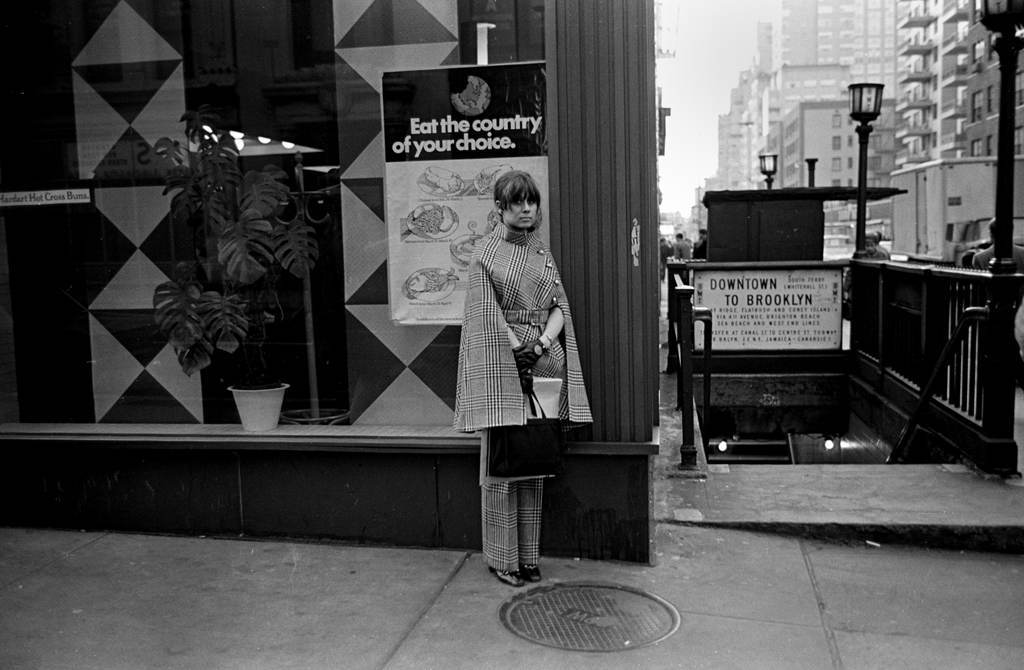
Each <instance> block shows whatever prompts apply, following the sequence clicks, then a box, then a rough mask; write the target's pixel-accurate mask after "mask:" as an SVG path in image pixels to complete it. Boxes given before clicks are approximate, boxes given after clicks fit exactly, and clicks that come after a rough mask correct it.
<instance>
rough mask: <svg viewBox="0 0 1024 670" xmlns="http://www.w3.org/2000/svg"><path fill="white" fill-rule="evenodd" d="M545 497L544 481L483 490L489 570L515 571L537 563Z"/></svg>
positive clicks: (490, 486) (501, 484)
mask: <svg viewBox="0 0 1024 670" xmlns="http://www.w3.org/2000/svg"><path fill="white" fill-rule="evenodd" d="M543 494H544V480H543V479H541V478H537V479H522V480H519V481H513V482H497V483H494V484H483V485H481V486H480V496H481V505H480V507H481V514H480V518H481V521H482V524H483V545H484V560H485V561H486V562H487V564H488V565H489V566H491V567H492V568H494V569H495V570H505V571H513V570H518V569H519V564H520V563H537V560H538V559H539V558H540V517H541V504H542V499H543Z"/></svg>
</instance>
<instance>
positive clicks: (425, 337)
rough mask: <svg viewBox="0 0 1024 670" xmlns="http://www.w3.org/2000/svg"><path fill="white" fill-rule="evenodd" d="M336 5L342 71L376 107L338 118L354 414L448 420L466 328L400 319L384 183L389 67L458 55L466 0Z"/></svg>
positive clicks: (344, 0)
mask: <svg viewBox="0 0 1024 670" xmlns="http://www.w3.org/2000/svg"><path fill="white" fill-rule="evenodd" d="M334 5H335V16H334V30H335V53H336V54H337V57H338V60H339V67H338V76H339V78H341V77H346V78H348V79H349V83H351V85H347V86H346V87H345V89H344V90H345V91H346V95H349V94H350V92H351V91H352V90H353V89H355V90H362V92H363V95H364V96H365V97H364V98H363V101H364V103H367V104H372V105H373V107H374V109H375V112H374V113H373V114H369V113H367V109H366V105H365V104H364V105H362V106H359V107H358V110H357V111H351V112H349V113H347V114H342V115H340V116H339V119H338V125H339V136H340V137H341V138H342V151H341V161H342V164H341V171H342V194H343V195H342V203H341V207H342V212H341V214H342V221H343V222H344V227H343V231H344V232H343V235H344V246H345V304H346V308H347V310H348V314H349V333H350V337H349V366H348V367H349V380H350V382H349V387H350V388H349V395H350V405H351V407H350V414H351V417H352V421H353V423H359V424H367V425H371V424H385V423H413V424H429V425H448V424H450V423H451V419H452V406H453V404H454V395H455V365H456V361H457V348H458V328H452V327H447V328H445V327H437V326H396V325H395V324H394V322H392V321H391V319H390V316H389V314H390V313H389V310H388V305H387V300H388V298H387V262H386V261H387V230H386V228H385V225H384V220H383V206H382V203H380V204H378V201H377V197H378V196H377V195H376V194H379V193H382V192H383V182H384V148H383V145H382V142H383V140H382V139H381V137H382V134H381V126H380V98H379V89H380V74H381V72H382V71H383V70H385V69H402V68H408V69H414V68H423V67H432V66H435V65H444V64H454V63H455V62H456V61H455V60H454V59H456V58H457V50H458V37H457V35H458V32H459V29H458V18H457V0H372V1H367V0H360V1H359V2H350V1H349V0H335V3H334ZM338 90H339V91H342V87H340V86H339V87H338ZM370 91H372V96H371V95H370ZM341 102H342V101H340V100H339V103H341ZM338 108H339V109H346V106H344V105H342V104H339V106H338ZM349 108H350V109H355V107H354V106H349ZM346 138H349V139H347V140H346ZM453 344H454V346H453ZM363 347H368V348H367V349H363ZM384 351H387V352H388V354H389V355H387V356H385V355H384Z"/></svg>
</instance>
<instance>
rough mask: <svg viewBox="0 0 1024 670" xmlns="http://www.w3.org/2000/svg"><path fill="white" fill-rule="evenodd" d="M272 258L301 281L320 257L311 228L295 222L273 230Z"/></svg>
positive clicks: (314, 234)
mask: <svg viewBox="0 0 1024 670" xmlns="http://www.w3.org/2000/svg"><path fill="white" fill-rule="evenodd" d="M273 243H274V257H275V258H276V259H277V262H278V263H280V264H281V267H283V268H284V269H285V270H287V271H288V272H290V273H291V274H292V275H293V276H295V277H298V278H299V279H302V278H303V277H305V276H306V275H307V274H308V273H309V271H310V270H312V269H313V266H314V265H316V261H317V259H318V258H319V257H320V247H319V246H318V245H317V241H316V231H314V230H313V227H312V226H310V225H308V224H306V223H304V222H302V221H301V220H296V221H295V222H293V223H290V224H281V225H279V226H277V227H276V228H275V229H274V239H273Z"/></svg>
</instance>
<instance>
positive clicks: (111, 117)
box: [71, 0, 203, 422]
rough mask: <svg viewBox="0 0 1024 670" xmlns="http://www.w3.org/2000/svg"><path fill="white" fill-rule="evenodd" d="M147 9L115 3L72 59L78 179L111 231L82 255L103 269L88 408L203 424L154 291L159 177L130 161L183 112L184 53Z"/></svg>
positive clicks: (165, 254)
mask: <svg viewBox="0 0 1024 670" xmlns="http://www.w3.org/2000/svg"><path fill="white" fill-rule="evenodd" d="M137 4H138V3H136V5H137ZM142 7H143V11H142V13H140V11H139V10H137V9H136V6H133V4H132V3H131V2H128V1H127V0H122V1H121V2H118V3H116V4H115V5H113V6H112V8H111V10H110V13H109V14H108V15H107V17H106V18H105V19H104V20H103V21H102V22H101V23H100V25H99V27H98V28H97V29H96V31H95V32H94V33H93V35H92V36H91V37H90V38H89V39H88V40H87V41H86V43H85V45H84V46H83V47H82V49H81V51H80V52H79V53H78V54H77V55H75V57H74V59H73V60H72V64H71V65H72V91H73V94H74V105H75V129H76V132H77V136H76V145H77V147H76V148H77V155H78V170H79V176H80V177H81V178H82V179H93V180H95V181H94V183H95V184H96V188H95V189H94V204H95V207H96V210H97V216H100V217H101V218H102V222H103V227H102V228H101V230H103V231H105V233H104V239H103V240H99V241H98V243H97V245H96V246H95V248H94V249H92V248H91V249H90V250H89V252H90V253H91V254H95V255H96V258H91V259H87V260H90V261H93V262H92V263H90V265H92V266H95V268H96V269H94V270H89V272H91V276H90V277H89V278H88V283H89V285H90V291H89V298H90V303H89V312H90V319H89V337H90V348H91V352H92V370H93V375H92V378H93V383H92V390H93V407H94V409H95V416H96V421H97V422H118V421H141V422H154V421H157V422H197V421H200V422H201V421H202V419H203V412H202V388H201V384H200V381H199V377H198V375H197V376H196V377H195V378H188V377H186V376H185V374H184V373H183V372H182V371H181V368H180V367H179V366H178V365H177V362H176V360H175V358H174V354H173V352H172V351H170V349H169V347H168V346H167V345H166V343H162V342H161V341H160V340H159V338H158V336H157V334H156V332H155V326H154V324H153V313H152V305H153V289H154V288H156V286H157V284H159V283H161V282H163V281H166V280H167V276H166V275H165V274H164V272H163V271H162V270H161V269H160V268H159V267H158V263H161V262H165V261H166V260H167V259H168V258H169V257H172V256H173V251H172V250H171V249H170V248H169V247H170V244H169V243H167V242H166V241H165V240H158V239H157V238H159V237H166V233H167V229H166V227H165V225H166V220H167V213H168V208H169V202H168V199H167V197H166V196H164V195H163V193H162V190H163V185H162V182H163V174H162V172H161V171H160V170H159V169H157V168H154V167H151V166H146V165H143V164H138V163H133V162H132V161H131V160H130V159H129V158H128V157H130V156H133V155H138V154H139V153H140V151H142V150H144V149H145V148H146V146H147V145H148V147H149V148H150V149H151V148H152V145H153V144H154V143H155V142H156V140H157V139H158V138H160V137H163V136H169V135H173V134H174V133H176V132H178V131H179V122H178V119H179V118H180V117H181V115H182V113H183V112H184V110H185V85H184V78H183V74H182V67H181V60H182V57H181V54H180V53H179V51H178V50H177V49H176V48H175V47H174V46H173V45H172V44H171V42H172V41H173V42H180V39H177V38H176V36H172V40H171V41H169V40H168V39H166V38H165V36H164V35H162V34H161V33H160V31H158V30H157V29H156V28H154V27H153V26H152V25H151V24H150V22H149V20H148V19H147V18H146V16H144V14H146V13H148V12H151V11H153V9H152V8H151V7H148V6H147V5H145V4H143V5H142ZM147 7H148V11H147ZM94 9H95V8H94ZM124 80H131V81H132V82H133V85H132V95H131V96H127V97H126V96H124V95H123V94H122V90H121V87H122V86H123V81H124ZM119 83H120V85H119ZM140 94H141V95H140ZM108 180H117V181H118V182H121V183H123V182H124V181H125V180H128V181H130V183H131V184H132V185H131V186H113V185H111V186H107V185H106V182H107V181H108ZM111 240H113V242H111ZM122 248H124V249H122ZM112 250H113V251H115V252H116V253H115V254H113V255H112V254H111V253H110V252H111V251H112ZM122 251H123V252H124V253H122Z"/></svg>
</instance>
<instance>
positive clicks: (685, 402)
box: [670, 275, 712, 469]
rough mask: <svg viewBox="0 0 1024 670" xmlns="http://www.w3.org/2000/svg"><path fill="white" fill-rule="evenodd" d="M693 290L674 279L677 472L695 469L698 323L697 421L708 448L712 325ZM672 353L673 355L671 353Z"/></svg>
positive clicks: (707, 310) (681, 279)
mask: <svg viewBox="0 0 1024 670" xmlns="http://www.w3.org/2000/svg"><path fill="white" fill-rule="evenodd" d="M693 293H694V289H693V287H692V286H688V285H686V284H684V283H683V278H682V277H681V276H678V275H676V276H675V286H674V288H673V302H674V304H675V309H674V310H673V311H674V315H673V316H674V320H675V332H676V333H677V336H678V337H677V341H676V342H675V343H670V346H672V347H673V348H674V349H675V353H677V360H678V367H677V369H676V371H675V372H676V409H678V410H679V411H680V412H681V413H682V428H683V431H682V433H683V434H682V444H680V446H679V467H680V469H692V468H693V467H695V466H696V461H697V452H696V446H695V445H694V425H693V324H694V321H700V322H702V323H703V324H704V388H703V391H704V393H703V399H704V412H703V415H702V416H700V417H699V420H700V423H701V442H702V445H701V446H702V448H707V417H708V416H709V414H708V411H709V408H710V405H711V336H712V332H711V325H712V313H711V309H710V308H708V307H694V306H693ZM670 353H673V352H670Z"/></svg>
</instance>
